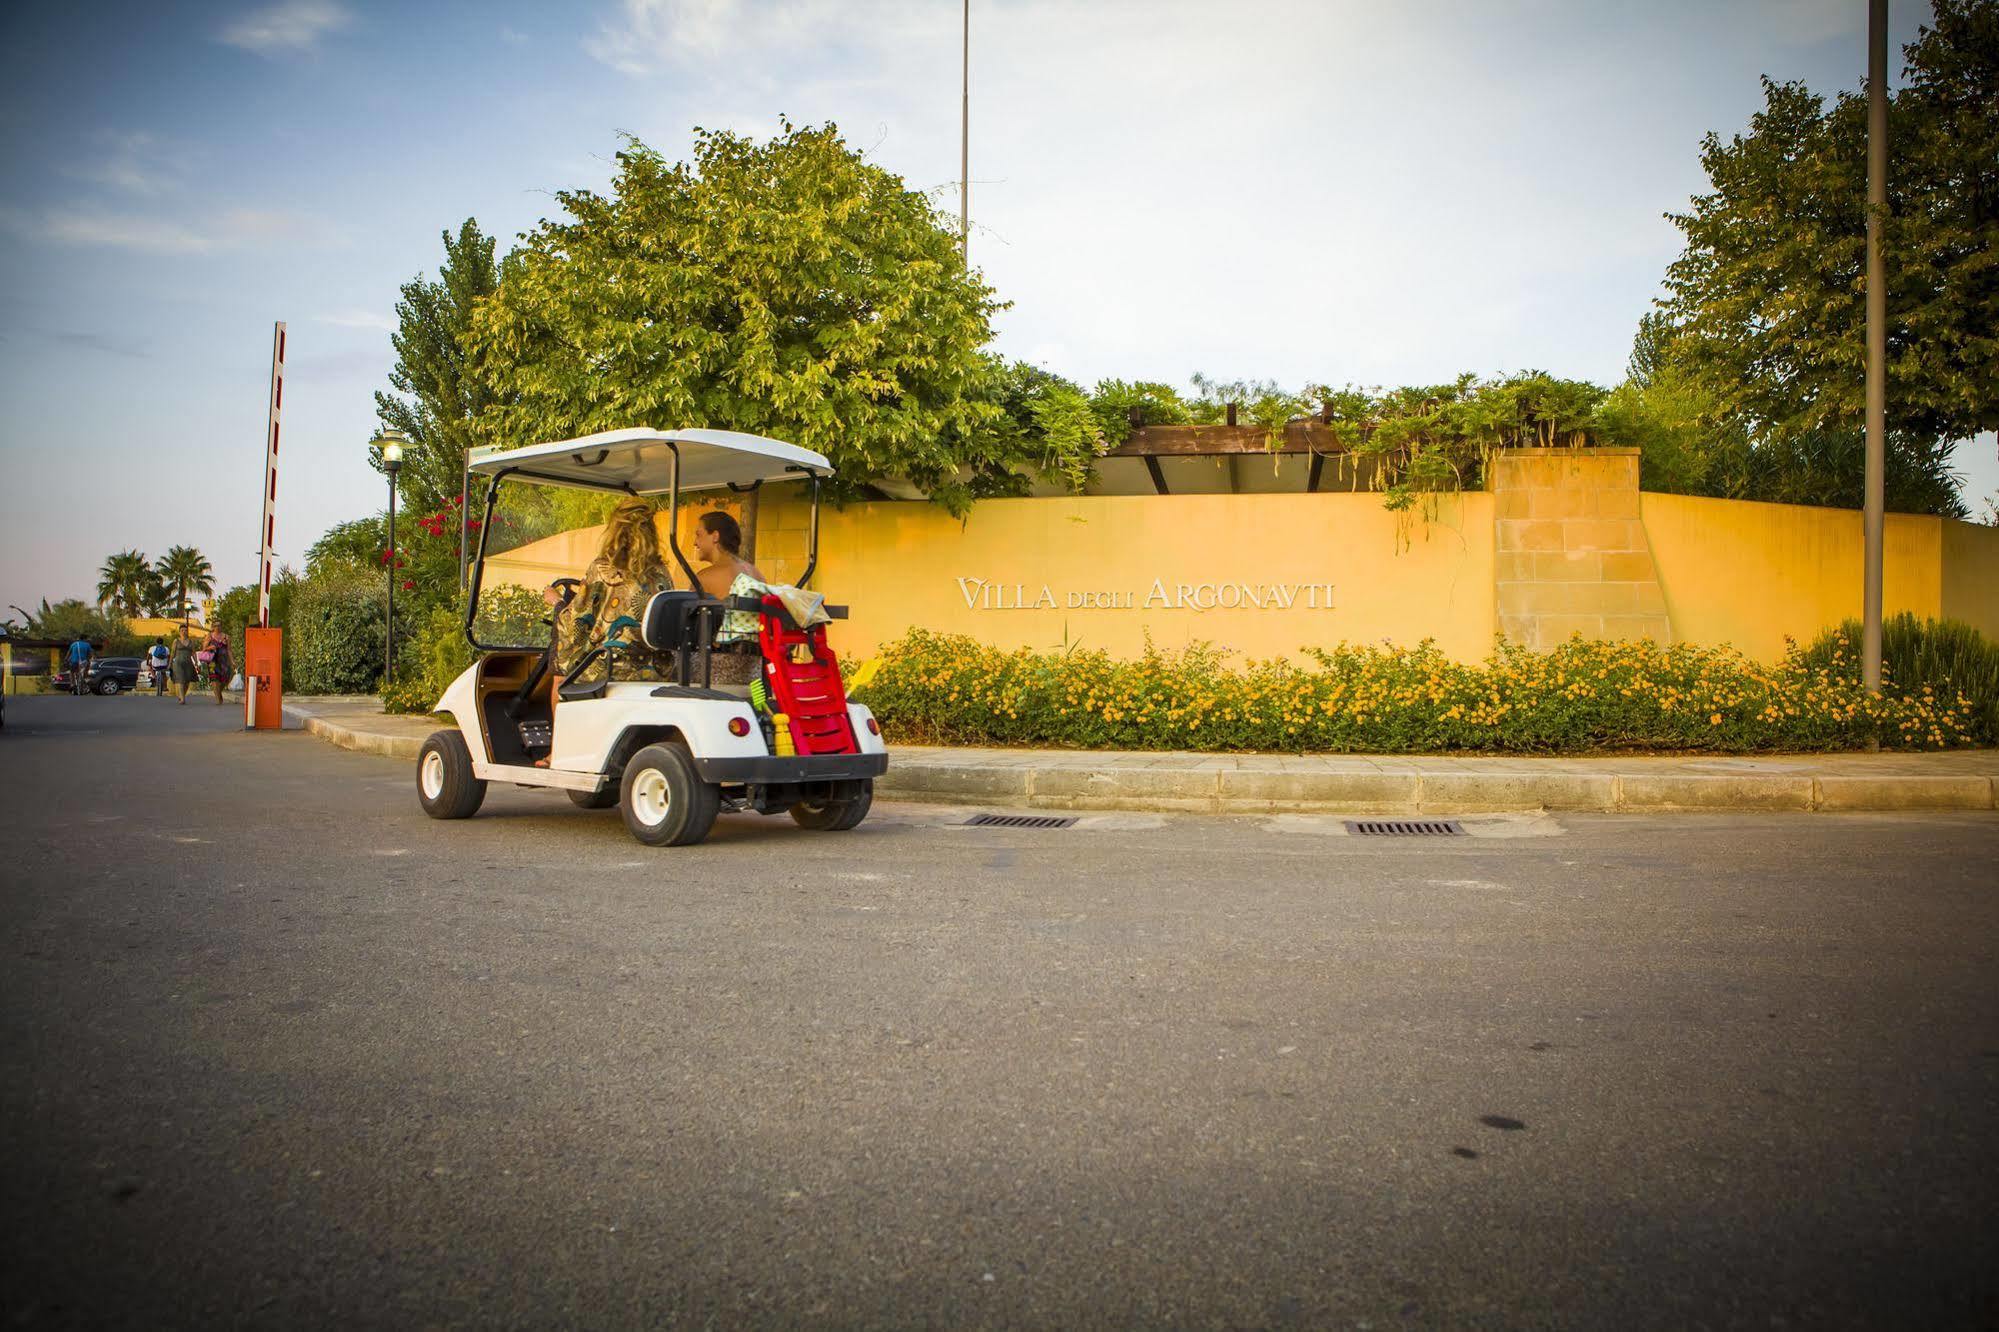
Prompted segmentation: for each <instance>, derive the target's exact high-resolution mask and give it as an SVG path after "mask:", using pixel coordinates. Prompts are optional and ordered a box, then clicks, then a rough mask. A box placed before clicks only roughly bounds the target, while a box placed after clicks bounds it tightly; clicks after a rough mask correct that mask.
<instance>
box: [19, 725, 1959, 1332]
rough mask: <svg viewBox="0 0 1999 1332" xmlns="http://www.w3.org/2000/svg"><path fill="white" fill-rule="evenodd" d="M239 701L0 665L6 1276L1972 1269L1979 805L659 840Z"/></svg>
mask: <svg viewBox="0 0 1999 1332" xmlns="http://www.w3.org/2000/svg"><path fill="white" fill-rule="evenodd" d="M239 717H240V713H238V712H237V711H236V710H234V709H216V708H214V707H213V705H212V704H206V705H197V704H195V703H190V704H189V705H188V706H187V707H186V708H177V707H175V706H174V705H173V704H172V703H171V702H167V703H161V702H159V701H157V700H153V699H151V698H125V699H82V700H77V699H68V698H49V699H21V700H17V701H13V702H10V705H9V708H8V723H9V730H8V731H7V733H6V735H5V736H4V737H0V874H4V876H5V881H6V882H5V891H4V894H0V946H4V950H5V951H4V959H5V962H4V966H0V1000H4V1013H5V1028H4V1041H3V1042H0V1133H4V1140H5V1141H6V1143H7V1144H8V1147H7V1150H6V1152H5V1165H4V1167H0V1174H4V1184H0V1226H4V1227H5V1231H6V1233H7V1235H8V1236H9V1242H8V1243H7V1245H5V1246H4V1249H5V1254H4V1257H0V1275H4V1281H0V1289H4V1291H5V1298H6V1300H7V1302H8V1303H7V1308H6V1310H5V1312H6V1314H7V1316H8V1317H9V1318H12V1319H14V1320H16V1321H19V1322H22V1323H24V1324H26V1325H31V1326H32V1325H44V1324H47V1325H71V1324H81V1323H103V1322H116V1323H126V1324H134V1323H148V1324H150V1323H159V1322H176V1323H187V1322H195V1321H203V1322H208V1321H221V1322H248V1323H259V1324H270V1325H279V1324H284V1325H297V1324H301V1323H305V1324H326V1323H342V1324H353V1323H397V1324H408V1323H476V1324H480V1325H493V1324H502V1325H505V1324H544V1325H545V1324H551V1323H589V1324H636V1323H661V1322H689V1323H704V1324H705V1323H717V1324H737V1323H743V1322H752V1323H767V1324H776V1323H784V1324H792V1323H800V1322H806V1323H839V1324H875V1325H881V1324H894V1325H906V1324H926V1325H952V1326H956V1325H1014V1326H1018V1325H1034V1324H1038V1325H1061V1326H1075V1325H1120V1326H1128V1325H1132V1324H1135V1323H1171V1324H1188V1325H1220V1324H1230V1325H1234V1324H1281V1323H1301V1324H1313V1325H1323V1324H1327V1323H1335V1324H1342V1325H1361V1324H1368V1325H1373V1326H1377V1327H1379V1326H1389V1325H1398V1324H1408V1325H1438V1324H1453V1325H1456V1324H1463V1323H1468V1322H1481V1323H1491V1324H1523V1323H1531V1324H1536V1325H1541V1324H1550V1323H1553V1324H1565V1325H1572V1326H1585V1325H1587V1326H1602V1325H1605V1324H1609V1323H1612V1322H1619V1323H1624V1324H1628V1325H1636V1326H1648V1327H1653V1326H1656V1327H1667V1326H1674V1327H1678V1326H1686V1325H1689V1324H1696V1323H1706V1324H1713V1325H1735V1326H1756V1327H1768V1326H1772V1325H1773V1324H1786V1323H1788V1324H1795V1325H1829V1324H1830V1325H1837V1324H1851V1325H1863V1324H1874V1325H1882V1324H1896V1325H1909V1326H1917V1325H1923V1326H1938V1325H1960V1326H1970V1325H1975V1324H1980V1323H1984V1324H1990V1323H1991V1322H1992V1320H1993V1319H1994V1316H1995V1314H1996V1313H1999V1304H1995V1292H1999V1280H1995V1278H1994V1276H1993V1274H1992V1273H1993V1268H1992V1266H1991V1264H1990V1263H1989V1259H1990V1256H1991V1254H1992V1252H1993V1250H1994V1243H1993V1241H1994V1235H1993V1217H1994V1215H1995V1207H1996V1206H1999V1180H1995V1164H1994V1162H1995V1158H1994V1153H1993V1148H1992V1135H1993V1130H1994V1127H1995V1125H1999V1113H1995V1111H1999V971H1995V969H1994V947H1995V945H1994V941H1995V939H1999V896H1995V893H1994V887H1993V882H1992V881H1993V878H1994V875H1993V866H1994V864H1995V863H1999V820H1995V818H1994V817H1993V816H1991V815H1983V816H1977V815H1970V816H1955V817H1952V816H1934V817H1888V816H1882V817H1853V818H1839V817H1833V816H1823V815H1821V816H1799V815H1786V816H1774V817H1769V818H1756V817H1740V818H1705V817H1700V816H1688V815H1680V816H1674V817H1670V818H1661V819H1656V820H1646V819H1637V818H1609V817H1604V818H1567V817H1565V818H1563V819H1561V820H1560V821H1559V822H1547V821H1533V820H1516V821H1507V822H1498V823H1493V824H1487V825H1481V826H1480V827H1479V831H1480V832H1481V833H1483V834H1490V835H1481V836H1478V837H1469V838H1464V839H1457V840H1453V841H1448V842H1387V843H1384V842H1380V841H1376V840H1372V839H1364V838H1354V837H1348V836H1344V835H1342V828H1341V825H1340V824H1339V822H1338V821H1337V820H1320V819H1309V818H1292V819H1277V820H1263V819H1210V818H1199V817H1188V818H1167V817H1158V816H1121V817H1112V818H1106V819H1103V820H1100V821H1098V822H1095V823H1085V824H1083V825H1079V826H1078V827H1075V828H1070V829H1066V830H1062V831H1059V832H1019V831H1001V830H983V829H971V828H965V827H959V826H954V825H953V819H954V818H955V816H954V815H953V814H952V813H951V812H950V811H944V810H940V809H938V808H936V807H915V806H908V807H901V808H889V807H883V808H881V809H880V810H878V812H877V815H876V817H875V818H874V819H872V820H871V821H870V822H869V823H868V824H866V825H864V826H863V827H862V828H861V829H860V830H858V831H856V832H854V833H851V834H845V835H826V834H818V835H815V834H807V833H803V832H800V831H798V830H796V829H794V828H792V827H791V826H790V824H789V821H784V822H778V821H770V820H761V821H759V820H745V819H733V818H732V819H724V820H723V821H722V824H721V825H720V826H719V828H718V832H717V834H716V836H715V837H714V838H713V840H712V841H711V842H710V843H709V844H707V845H705V846H702V847H698V848H693V849H690V850H686V851H678V852H649V851H646V850H644V849H642V848H640V847H639V846H638V845H637V844H636V843H634V842H632V841H630V840H629V839H628V838H627V837H626V836H625V834H624V832H623V829H622V827H621V826H620V824H619V822H618V819H617V816H616V814H615V813H584V812H580V811H576V810H573V809H571V808H570V807H569V806H568V804H567V803H566V802H564V801H563V800H562V799H561V798H560V797H559V796H557V797H552V798H551V797H550V796H548V795H545V794H541V793H533V792H525V791H515V790H504V791H495V792H494V794H493V796H492V798H491V799H490V800H489V801H488V804H487V811H486V813H485V814H483V815H482V816H481V817H479V818H478V819H475V820H473V821H471V822H469V823H464V824H457V825H448V824H435V823H431V822H429V821H427V820H425V819H424V818H423V817H422V816H421V815H420V813H419V812H418V811H417V808H416V802H415V798H414V794H413V790H412V786H411V774H410V772H409V771H408V768H407V765H405V764H402V763H398V762H393V761H389V760H383V759H374V758H368V757H364V756H360V755H355V754H349V753H344V752H340V751H337V750H334V749H331V748H329V747H327V746H325V745H323V744H321V743H319V742H318V741H316V740H314V739H312V738H309V737H306V736H302V735H297V734H284V735H268V734H265V735H245V734H243V733H241V732H240V731H238V730H236V729H235V728H236V725H237V722H238V719H239Z"/></svg>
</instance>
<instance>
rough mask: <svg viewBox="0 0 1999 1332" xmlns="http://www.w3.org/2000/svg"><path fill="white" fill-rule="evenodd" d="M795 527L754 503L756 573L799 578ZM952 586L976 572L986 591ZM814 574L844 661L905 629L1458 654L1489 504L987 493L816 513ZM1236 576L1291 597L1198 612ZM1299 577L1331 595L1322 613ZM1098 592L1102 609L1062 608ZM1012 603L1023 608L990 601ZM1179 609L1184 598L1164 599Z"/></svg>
mask: <svg viewBox="0 0 1999 1332" xmlns="http://www.w3.org/2000/svg"><path fill="white" fill-rule="evenodd" d="M805 517H806V513H805V507H804V505H803V504H801V503H798V502H796V501H795V500H794V501H791V502H784V501H781V500H776V499H775V497H772V498H767V499H766V500H765V503H764V515H763V520H762V522H761V523H760V524H759V535H758V549H757V558H758V564H759V566H760V567H761V568H762V569H763V570H764V572H765V574H766V575H767V576H769V577H772V578H774V579H779V580H783V579H788V578H793V577H796V576H797V575H798V573H799V572H801V571H802V569H803V565H804V554H805V548H806V542H805ZM960 579H964V580H973V579H986V580H988V581H989V582H991V583H993V584H998V585H1000V587H1001V592H1002V595H999V596H997V597H995V596H993V595H990V594H988V595H984V596H982V595H981V594H980V592H979V590H978V587H977V584H975V583H972V582H970V581H967V582H964V583H961V582H960V581H959V580H960ZM813 581H814V585H815V586H816V587H818V588H819V589H820V590H821V591H823V592H825V593H826V595H827V598H828V599H829V600H831V601H834V602H838V603H844V604H847V605H849V606H851V608H852V616H853V618H852V619H850V620H849V621H847V623H846V624H844V625H843V626H841V627H840V628H839V630H838V632H837V634H836V636H835V645H836V646H837V647H839V648H840V650H842V651H843V652H846V653H848V654H856V653H859V654H866V653H868V652H871V651H873V649H874V648H875V647H876V646H877V645H879V644H881V643H884V642H888V641H890V640H892V639H895V638H899V637H901V635H902V634H903V633H904V632H905V631H906V630H907V629H909V628H912V627H921V628H926V629H933V630H937V631H940V632H950V633H967V634H972V635H975V636H976V637H978V638H980V639H983V640H984V641H987V642H990V643H996V644H999V645H1001V646H1004V647H1031V648H1059V647H1061V646H1062V645H1063V644H1064V643H1074V644H1080V645H1082V646H1083V647H1086V648H1102V649H1105V650H1107V651H1109V652H1111V653H1113V654H1115V655H1119V656H1131V655H1135V654H1137V653H1139V652H1142V651H1143V650H1144V647H1145V635H1146V632H1147V631H1148V630H1149V631H1150V632H1151V636H1152V641H1153V642H1154V643H1156V644H1158V645H1159V646H1161V647H1167V648H1178V647H1182V646H1185V645H1186V644H1187V643H1189V642H1192V641H1195V640H1205V641H1207V642H1210V643H1216V644H1220V645H1223V646H1226V647H1229V648H1232V649H1235V650H1236V651H1239V652H1241V653H1244V654H1246V655H1248V656H1252V657H1273V656H1281V655H1289V654H1294V653H1296V652H1298V651H1299V650H1300V649H1301V648H1303V647H1307V646H1318V647H1331V646H1333V645H1334V644H1337V643H1339V642H1341V641H1343V640H1344V641H1352V642H1378V641H1380V640H1381V639H1384V638H1386V639H1392V640H1393V641H1395V642H1397V643H1415V642H1417V641H1419V640H1421V639H1423V638H1435V639H1436V640H1437V642H1438V645H1439V646H1440V647H1442V648H1443V649H1444V651H1446V652H1448V653H1450V654H1451V655H1453V656H1456V657H1459V658H1463V659H1467V660H1473V659H1478V658H1482V657H1483V656H1485V654H1486V653H1487V652H1489V651H1490V650H1491V648H1492V634H1493V598H1492V498H1491V496H1489V495H1484V494H1471V495H1463V496H1457V497H1454V498H1451V499H1448V500H1445V501H1443V502H1441V503H1440V505H1439V506H1438V509H1437V513H1436V517H1435V519H1434V520H1433V521H1430V522H1423V521H1418V520H1411V519H1409V518H1401V519H1398V517H1397V516H1396V515H1395V514H1392V513H1389V512H1387V511H1386V510H1384V509H1383V508H1382V506H1381V497H1380V496H1379V495H1371V494H1358V495H1351V494H1344V495H1163V496H1162V495H1143V496H1140V495H1134V496H1099V497H1088V498H1076V499H1022V500H986V501H983V502H981V503H980V504H978V505H977V506H976V507H974V509H973V510H972V513H971V516H970V517H969V518H967V519H965V520H964V521H963V522H960V521H959V520H958V519H955V518H953V517H951V516H950V515H949V514H946V513H944V512H943V511H942V510H940V509H938V508H936V507H935V506H933V505H929V504H925V503H922V502H888V503H879V504H862V505H855V506H853V507H850V508H848V509H846V510H844V511H840V512H835V511H833V510H830V509H829V510H827V511H825V512H824V513H823V514H822V515H821V520H820V573H819V575H818V576H817V577H816V578H815V579H814V580H813ZM1244 583H1247V584H1250V585H1251V586H1252V587H1254V588H1256V589H1258V591H1259V592H1261V593H1262V595H1263V596H1264V598H1265V600H1266V602H1274V601H1276V600H1280V599H1282V597H1283V596H1285V595H1286V594H1287V593H1288V594H1289V595H1290V596H1291V597H1292V598H1293V601H1292V605H1291V607H1290V608H1289V609H1279V608H1277V607H1276V606H1274V605H1266V606H1265V607H1264V608H1261V609H1258V608H1255V607H1248V608H1238V609H1224V608H1219V607H1217V608H1215V609H1200V608H1197V605H1204V604H1205V603H1207V602H1208V601H1210V600H1215V601H1220V600H1229V599H1238V598H1241V597H1242V596H1243V594H1242V592H1241V591H1240V588H1239V585H1240V584H1244ZM1181 584H1187V585H1188V588H1189V592H1188V593H1187V594H1185V595H1183V594H1182V592H1181V588H1180V585H1181ZM1223 584H1233V585H1238V586H1237V587H1236V588H1235V589H1234V590H1224V589H1223V587H1222V586H1221V585H1223ZM1314 584H1331V585H1332V591H1331V595H1330V601H1331V609H1324V608H1323V603H1324V602H1325V600H1327V596H1326V594H1325V593H1324V592H1323V591H1318V592H1315V591H1314V590H1313V588H1312V586H1311V585H1314ZM1271 585H1277V586H1278V587H1279V588H1280V589H1282V590H1280V591H1277V592H1275V593H1274V594H1273V593H1272V592H1271V591H1269V590H1267V589H1268V588H1269V587H1270V586H1271ZM1044 589H1045V592H1046V596H1045V597H1044V596H1043V593H1044ZM1107 594H1108V596H1109V597H1110V598H1111V599H1113V600H1115V601H1116V602H1118V603H1120V605H1119V606H1118V608H1112V609H1106V608H1103V607H1102V606H1101V605H1099V606H1087V605H1079V604H1072V603H1075V602H1079V601H1081V600H1083V599H1084V598H1085V597H1090V598H1092V599H1094V600H1096V601H1098V602H1102V601H1103V600H1105V599H1106V595H1107ZM968 596H970V598H971V601H972V604H970V605H968V604H967V597H968ZM1148 599H1150V600H1151V601H1152V603H1153V604H1152V606H1151V607H1149V608H1148V607H1147V606H1146V605H1145V603H1146V602H1147V600H1148ZM1016 600H1019V601H1021V602H1024V603H1027V605H1028V607H1029V608H1028V609H1000V608H998V607H997V606H996V605H994V604H993V603H994V602H995V601H999V602H1003V603H1004V604H1005V605H1006V606H1008V607H1011V606H1012V605H1013V603H1014V602H1015V601H1016ZM1037 601H1042V602H1043V603H1044V604H1043V605H1041V606H1040V607H1039V608H1035V607H1034V603H1035V602H1037ZM1047 601H1052V602H1053V605H1052V606H1050V605H1047V604H1045V603H1046V602H1047ZM1125 601H1129V602H1130V603H1131V607H1132V608H1130V609H1124V608H1122V603H1123V602H1125ZM1183 601H1184V602H1189V603H1196V604H1189V605H1180V604H1162V602H1164V603H1180V602H1183ZM1315 602H1316V603H1319V605H1318V606H1315V605H1314V604H1313V603H1315Z"/></svg>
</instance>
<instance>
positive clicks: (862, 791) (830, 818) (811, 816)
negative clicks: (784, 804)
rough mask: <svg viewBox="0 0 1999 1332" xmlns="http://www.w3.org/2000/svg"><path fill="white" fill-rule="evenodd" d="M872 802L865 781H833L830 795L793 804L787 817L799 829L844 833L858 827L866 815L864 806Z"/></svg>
mask: <svg viewBox="0 0 1999 1332" xmlns="http://www.w3.org/2000/svg"><path fill="white" fill-rule="evenodd" d="M874 803H875V784H874V782H872V781H870V780H866V779H863V780H861V781H857V782H835V783H833V791H832V794H831V795H828V796H826V797H824V798H823V799H815V800H801V801H799V802H798V803H797V804H795V805H793V806H792V807H791V818H792V821H793V822H794V823H796V824H797V825H798V826H799V827H801V828H810V829H812V830H813V831H814V832H846V831H847V830H848V829H849V828H856V827H859V826H860V822H861V820H862V819H865V818H866V817H867V816H868V807H869V806H871V805H873V804H874Z"/></svg>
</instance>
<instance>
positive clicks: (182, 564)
mask: <svg viewBox="0 0 1999 1332" xmlns="http://www.w3.org/2000/svg"><path fill="white" fill-rule="evenodd" d="M160 581H161V582H163V583H165V584H166V585H167V586H168V587H171V588H172V589H173V590H174V595H175V597H176V598H177V599H178V600H179V602H180V627H181V628H182V629H183V630H185V629H186V628H187V597H188V593H190V592H199V593H200V594H201V595H202V596H211V595H213V594H214V592H215V570H214V569H213V568H212V567H211V566H210V565H209V563H208V561H207V560H206V559H204V558H203V557H202V554H201V552H200V551H198V550H196V549H195V548H194V547H193V546H175V547H174V548H173V549H172V550H169V551H168V552H167V553H166V554H165V555H162V556H161V557H160Z"/></svg>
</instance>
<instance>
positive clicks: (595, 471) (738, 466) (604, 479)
mask: <svg viewBox="0 0 1999 1332" xmlns="http://www.w3.org/2000/svg"><path fill="white" fill-rule="evenodd" d="M676 454H677V455H678V456H679V459H680V489H681V492H682V493H683V494H685V493H686V492H688V491H690V490H713V489H715V488H716V487H718V486H727V485H735V486H749V485H754V484H756V483H757V482H759V481H785V480H789V479H791V478H793V477H798V476H805V475H808V474H811V473H817V474H818V475H820V476H831V475H832V473H833V467H832V464H830V463H828V462H827V461H826V460H825V459H824V458H823V457H821V456H820V455H818V454H816V453H814V452H812V451H811V450H810V449H801V448H799V447H798V446H797V445H796V444H787V443H785V442H784V441H783V440H781V439H765V438H764V437H763V436H762V435H746V434H742V433H740V432H738V431H734V430H652V429H647V428H644V427H634V428H632V429H629V430H601V431H599V432H597V433H596V434H594V435H584V436H583V437H582V438H580V439H561V440H557V441H555V442H554V443H552V444H535V445H532V446H530V447H528V448H524V449H503V448H499V447H497V446H495V447H488V448H481V449H473V450H472V451H471V453H470V455H469V456H468V458H467V466H468V467H469V468H470V470H472V471H474V472H478V473H481V474H483V475H487V476H491V475H493V474H494V473H497V472H511V473H512V475H513V477H514V479H516V480H521V481H534V482H539V483H541V484H542V485H548V486H576V487H580V488H582V489H586V490H617V491H624V492H627V493H629V494H634V495H661V494H665V493H666V492H667V491H668V490H670V489H672V487H673V464H674V457H675V455H676Z"/></svg>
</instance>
